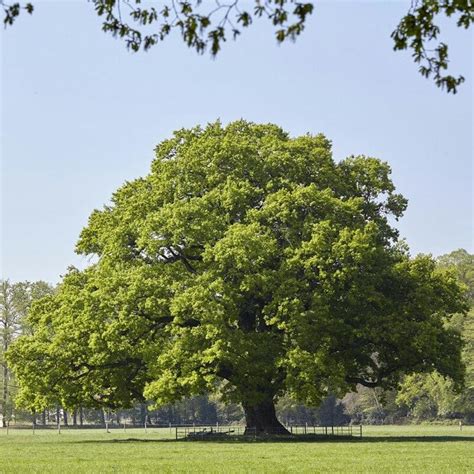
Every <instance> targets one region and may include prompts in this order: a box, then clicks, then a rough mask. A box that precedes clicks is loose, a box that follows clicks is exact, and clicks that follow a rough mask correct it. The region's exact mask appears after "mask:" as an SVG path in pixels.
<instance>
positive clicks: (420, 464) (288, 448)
mask: <svg viewBox="0 0 474 474" xmlns="http://www.w3.org/2000/svg"><path fill="white" fill-rule="evenodd" d="M174 436H175V433H174V430H169V429H168V428H166V429H160V430H157V429H148V430H147V433H145V430H144V429H127V430H126V431H125V432H124V431H123V430H122V429H114V430H113V431H112V432H111V433H106V432H105V430H103V429H101V430H64V429H63V430H62V431H61V434H60V435H59V434H57V432H56V431H53V430H48V431H42V430H36V432H35V434H34V435H33V434H32V430H21V431H20V430H10V433H9V434H8V435H7V434H6V432H5V430H3V431H0V472H15V473H17V472H41V473H42V472H62V473H69V472H87V473H89V472H94V473H95V472H101V473H102V472H160V473H161V472H207V473H208V472H272V473H274V472H351V473H352V472H373V473H387V472H388V473H390V472H406V473H412V472H415V473H418V472H419V473H438V472H445V473H472V472H474V461H473V459H474V456H473V453H474V427H470V426H468V427H463V430H462V431H460V429H459V427H458V426H430V425H421V426H417V425H411V426H400V427H399V426H380V427H364V437H363V438H362V439H361V440H360V439H357V438H355V439H353V440H347V439H339V440H335V441H328V440H323V441H316V442H278V441H266V442H259V441H254V440H249V441H248V442H235V441H234V442H233V441H230V440H229V441H219V442H205V441H202V442H201V441H193V442H187V441H178V442H176V441H174Z"/></svg>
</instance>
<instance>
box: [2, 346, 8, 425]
mask: <svg viewBox="0 0 474 474" xmlns="http://www.w3.org/2000/svg"><path fill="white" fill-rule="evenodd" d="M5 346H6V344H5ZM6 349H8V347H6ZM6 349H5V351H6ZM7 404H8V368H7V364H6V363H4V364H3V387H2V426H3V427H4V428H5V427H6V426H7V418H8V410H7Z"/></svg>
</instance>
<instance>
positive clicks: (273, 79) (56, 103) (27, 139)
mask: <svg viewBox="0 0 474 474" xmlns="http://www.w3.org/2000/svg"><path fill="white" fill-rule="evenodd" d="M406 9H407V3H405V2H383V1H379V2H344V3H343V2H337V1H331V2H319V3H318V4H317V7H316V11H315V14H314V16H313V17H312V18H311V19H310V21H309V22H308V25H307V29H306V31H305V33H304V34H303V35H302V36H301V37H300V38H299V39H298V41H297V42H296V43H294V44H292V43H288V44H284V45H282V46H277V45H276V42H275V40H274V39H273V36H272V32H271V30H270V28H269V27H268V26H267V25H265V23H263V22H257V23H255V24H254V26H253V27H252V28H251V29H250V30H247V31H245V32H244V34H243V35H242V36H241V38H240V39H239V40H238V41H237V42H235V43H234V42H229V43H228V44H226V45H225V47H224V49H223V51H222V52H221V53H220V55H219V56H218V57H217V59H215V60H212V59H211V58H210V57H209V56H207V55H204V56H198V55H196V54H195V53H194V52H193V51H191V50H188V49H187V48H186V47H185V46H184V45H183V44H182V42H181V41H180V40H179V39H177V38H170V39H168V40H167V41H166V42H165V43H163V44H161V45H158V46H157V47H155V49H154V50H152V51H150V52H149V53H146V54H138V55H137V54H135V55H134V54H131V53H128V52H127V51H126V50H125V47H124V45H123V44H122V43H121V42H119V41H117V40H114V39H112V38H111V37H109V36H106V35H105V34H104V33H102V32H101V31H100V25H99V20H98V18H97V17H96V16H95V15H94V13H93V9H92V6H91V5H90V4H88V3H87V2H86V1H85V0H84V1H82V2H81V1H74V2H65V1H63V2H37V8H36V11H35V14H34V15H33V16H32V17H26V16H24V17H23V18H20V19H19V20H18V22H17V24H16V25H14V27H12V28H9V29H8V30H6V31H4V32H2V33H1V42H2V44H1V46H2V71H1V81H2V94H1V104H2V126H1V130H2V149H1V158H2V176H1V178H2V181H1V200H2V208H1V209H2V211H1V225H2V228H1V237H2V242H1V244H2V247H1V257H2V259H1V274H2V277H3V278H10V279H12V280H14V281H18V280H25V279H28V280H38V279H43V280H47V281H50V282H57V281H58V280H59V275H60V274H62V273H64V271H65V269H66V268H67V266H68V265H70V264H74V265H76V266H83V265H85V264H86V263H87V261H86V260H85V259H84V258H83V257H79V256H77V255H75V254H74V245H75V242H76V240H77V237H78V235H79V232H80V230H81V228H82V227H83V226H84V225H85V224H86V223H87V218H88V216H89V214H90V213H91V211H92V210H93V209H94V208H99V207H101V206H102V205H103V204H105V203H106V202H107V201H108V200H109V198H110V195H111V193H112V192H113V191H114V190H115V189H116V188H117V187H118V186H120V185H121V184H122V183H123V182H124V181H125V180H131V179H133V178H135V177H138V176H142V175H144V174H146V173H147V172H148V169H149V165H150V162H151V160H152V159H153V148H154V147H155V145H156V144H157V143H158V142H159V141H160V140H162V139H164V138H166V137H168V136H170V134H171V133H172V131H173V130H175V129H177V128H181V127H188V126H193V125H196V124H199V123H200V124H205V123H207V122H209V121H214V120H215V119H217V118H220V119H221V120H222V121H223V122H224V123H226V122H229V121H231V120H234V119H239V118H245V119H247V120H251V121H255V122H274V123H277V124H279V125H281V126H282V127H283V128H285V129H286V130H288V131H289V132H290V133H291V134H292V135H298V134H302V133H305V132H311V133H318V132H323V133H325V134H326V135H327V136H328V137H329V138H330V139H332V140H333V143H334V156H335V157H336V158H337V159H340V158H343V157H345V156H347V155H350V154H366V155H370V156H376V157H379V158H381V159H383V160H386V161H388V162H389V163H390V164H391V166H392V169H393V179H394V181H395V184H396V186H397V188H398V190H399V191H400V192H402V193H403V194H404V195H405V196H406V197H407V198H408V199H409V208H408V210H407V212H406V214H405V216H404V218H403V219H402V220H401V221H400V222H399V223H398V224H397V226H398V228H399V229H400V233H401V235H402V236H403V237H404V238H406V240H407V241H408V243H409V245H410V247H411V249H412V252H413V253H414V254H415V253H418V252H423V253H433V254H434V255H439V254H442V253H446V252H449V251H451V250H453V249H456V248H459V247H464V248H467V249H468V250H470V251H472V250H473V241H472V235H473V234H472V222H473V195H472V178H473V174H472V157H473V156H472V155H473V141H472V140H473V137H472V134H473V120H472V105H473V80H474V78H473V73H472V65H473V61H472V56H473V55H472V52H473V42H472V33H470V32H466V31H458V30H457V29H456V28H455V27H453V26H451V25H450V24H449V23H447V24H444V23H443V26H444V28H443V33H444V35H443V39H444V40H446V41H447V42H448V43H449V45H450V52H451V59H452V62H451V66H452V70H453V71H454V72H458V71H459V72H462V73H463V74H464V76H465V77H466V83H465V84H464V85H463V86H462V88H461V90H460V92H459V94H457V95H456V96H453V95H447V94H446V93H445V92H442V91H441V90H439V89H438V88H436V87H435V86H434V84H432V83H431V82H429V81H427V80H425V79H423V78H421V76H420V75H419V74H418V72H417V70H416V66H415V65H414V64H413V63H412V61H411V58H410V56H409V54H407V53H395V52H393V51H392V42H391V39H390V32H391V31H392V30H393V29H394V27H395V26H396V23H397V20H398V19H399V18H400V17H401V16H402V15H403V13H404V12H405V11H406Z"/></svg>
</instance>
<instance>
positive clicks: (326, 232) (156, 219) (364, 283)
mask: <svg viewBox="0 0 474 474" xmlns="http://www.w3.org/2000/svg"><path fill="white" fill-rule="evenodd" d="M405 208H406V200H405V199H404V198H403V197H402V196H401V195H399V194H397V193H396V192H395V188H394V185H393V183H392V181H391V180H390V168H389V166H388V165H387V164H386V163H384V162H381V161H379V160H378V159H375V158H368V157H364V156H357V157H354V156H352V157H349V158H347V159H345V160H343V161H340V162H336V161H335V160H334V159H333V157H332V152H331V143H330V141H329V140H328V139H327V138H325V137H324V136H323V135H316V136H311V135H305V136H300V137H297V138H290V137H289V135H288V134H287V133H285V132H284V131H283V130H282V129H281V128H279V127H277V126H275V125H255V124H252V123H247V122H245V121H238V122H234V123H231V124H230V125H228V126H227V127H223V126H222V125H221V124H220V123H213V124H210V125H208V126H207V127H205V128H200V127H196V128H194V129H190V130H180V131H178V132H176V133H175V134H174V136H173V137H172V138H171V139H169V140H165V141H163V142H162V143H161V144H159V145H158V146H157V148H156V158H155V160H154V162H153V164H152V167H151V172H150V174H149V175H148V176H146V177H145V178H142V179H137V180H135V181H132V182H128V183H126V184H125V185H124V186H122V187H121V188H120V189H119V190H118V191H117V192H116V193H115V194H114V195H113V197H112V201H111V203H110V204H109V205H107V206H105V207H104V208H103V209H102V210H100V211H94V212H93V213H92V215H91V217H90V220H89V224H88V226H87V227H86V228H85V229H84V230H83V231H82V234H81V237H80V239H79V242H78V245H77V250H78V252H80V253H82V254H85V255H91V256H95V259H96V260H95V263H94V264H93V265H91V266H90V267H89V268H87V269H86V270H84V271H78V270H76V269H71V270H70V271H69V273H68V274H67V275H66V276H65V277H64V280H63V282H62V284H61V286H60V289H59V291H58V293H57V294H56V295H54V296H51V297H47V298H45V299H43V300H41V301H40V302H39V303H37V304H36V305H35V306H34V308H33V311H32V312H31V315H30V320H29V322H30V324H31V325H32V327H33V328H34V334H33V335H31V336H24V337H22V338H20V339H19V340H18V342H17V343H16V344H14V346H13V347H12V349H11V350H10V360H11V362H12V364H13V365H14V368H15V372H16V374H17V376H18V380H19V381H20V384H21V392H20V401H22V403H23V404H25V405H27V406H30V407H36V408H37V409H40V408H41V407H43V406H44V405H47V404H48V403H50V402H51V400H55V401H60V403H62V404H63V405H64V406H66V407H68V406H76V405H78V404H79V403H80V404H81V405H87V404H89V405H92V406H101V405H102V406H109V407H118V406H127V405H130V404H132V403H134V402H135V401H137V400H145V399H148V400H153V401H154V402H155V403H156V404H158V405H163V404H167V403H171V402H173V401H176V400H179V399H181V398H183V397H187V396H190V395H193V394H200V393H205V392H219V393H221V394H222V396H223V397H224V399H225V400H232V401H238V402H240V403H241V404H242V406H243V408H244V411H245V416H246V421H247V426H248V427H250V428H255V429H256V430H257V431H258V432H284V430H285V429H284V427H283V426H282V425H281V424H280V423H279V422H278V420H277V418H276V416H275V409H274V403H275V401H276V400H277V399H278V397H279V396H281V395H282V394H283V393H287V394H289V395H290V396H291V397H293V398H295V399H297V400H299V401H301V402H304V403H308V404H318V403H319V402H320V401H321V400H322V398H323V397H325V396H326V395H327V394H329V393H332V394H336V395H342V394H344V393H346V392H347V391H350V390H353V389H355V387H356V385H357V384H362V385H365V386H367V387H375V386H381V387H385V388H389V387H394V386H396V385H397V383H398V381H399V380H400V378H401V377H402V376H403V375H404V374H409V373H414V372H431V371H433V370H435V369H436V370H437V371H438V372H439V373H440V374H442V375H443V376H450V377H452V379H453V380H454V382H455V383H456V384H461V383H462V379H463V366H462V363H461V359H460V351H461V342H460V337H459V335H458V333H457V332H456V331H454V330H451V329H447V328H446V325H445V322H446V321H447V320H448V319H449V318H450V315H451V314H453V313H456V312H464V311H465V310H466V303H465V300H464V298H463V294H462V289H461V288H460V286H459V285H458V283H457V280H456V277H455V275H454V273H452V272H450V271H449V270H442V269H439V268H437V267H436V265H435V262H434V261H433V260H432V259H431V258H430V257H428V256H418V257H416V258H411V257H410V255H409V253H408V249H407V247H406V245H405V244H404V243H403V242H400V241H399V240H398V233H397V231H396V229H395V228H394V227H393V226H392V225H391V223H392V221H393V220H394V219H398V218H399V217H401V216H402V213H403V211H404V210H405Z"/></svg>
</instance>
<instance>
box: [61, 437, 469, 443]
mask: <svg viewBox="0 0 474 474" xmlns="http://www.w3.org/2000/svg"><path fill="white" fill-rule="evenodd" d="M460 441H462V442H466V441H467V442H471V443H474V436H367V437H362V438H360V437H357V436H317V435H316V436H314V435H296V436H291V437H290V436H258V437H251V436H220V437H216V438H210V437H209V438H202V439H185V438H181V439H152V438H151V439H150V438H125V439H100V440H92V439H91V440H78V441H70V443H73V444H96V443H99V444H101V443H107V444H123V443H158V444H159V443H207V444H255V443H295V444H296V443H363V444H366V443H446V442H460Z"/></svg>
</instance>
